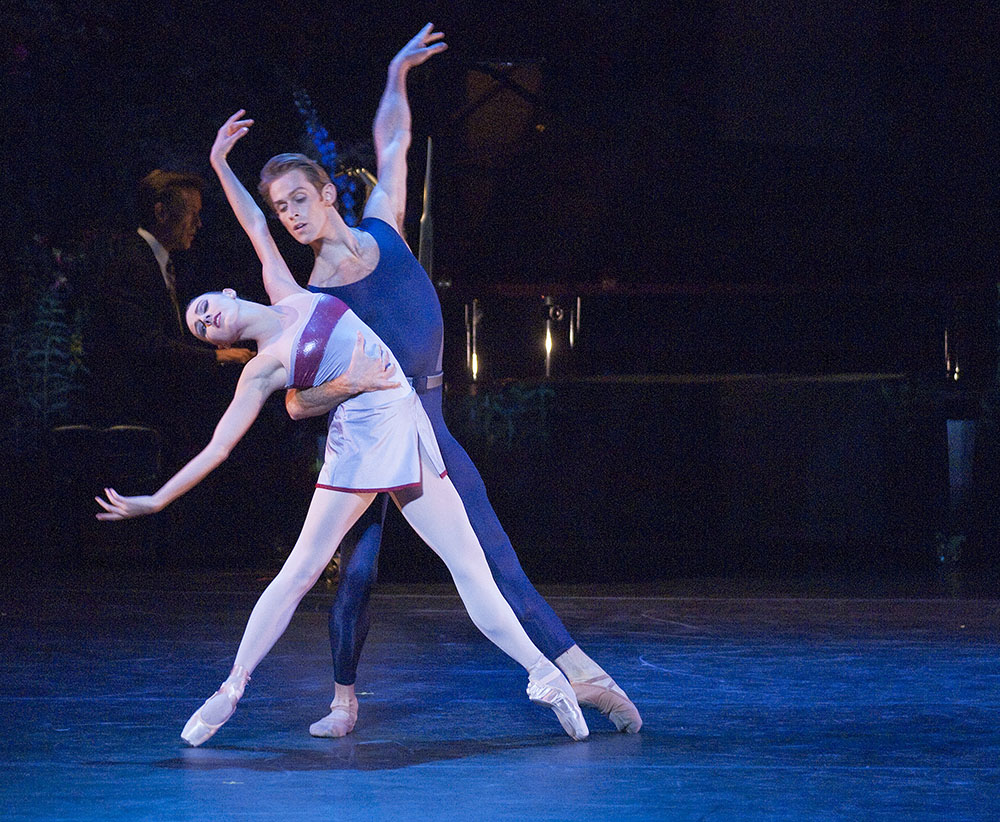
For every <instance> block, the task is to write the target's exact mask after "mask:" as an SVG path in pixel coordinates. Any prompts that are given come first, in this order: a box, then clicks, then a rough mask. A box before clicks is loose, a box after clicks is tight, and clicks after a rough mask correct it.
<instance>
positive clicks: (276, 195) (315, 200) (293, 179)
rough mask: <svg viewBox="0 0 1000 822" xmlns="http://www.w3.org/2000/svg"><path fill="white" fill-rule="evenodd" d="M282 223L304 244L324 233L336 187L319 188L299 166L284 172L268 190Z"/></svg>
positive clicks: (331, 211)
mask: <svg viewBox="0 0 1000 822" xmlns="http://www.w3.org/2000/svg"><path fill="white" fill-rule="evenodd" d="M268 194H269V195H270V197H271V202H272V203H274V210H275V212H276V213H277V215H278V219H280V220H281V224H282V225H283V226H284V227H285V228H286V229H288V233H289V234H291V235H292V236H293V237H294V238H295V239H296V240H298V241H299V242H300V243H302V244H303V245H306V244H308V243H311V242H312V241H313V240H315V239H317V238H319V237H321V236H322V235H323V232H324V231H325V230H326V228H327V225H328V222H329V220H330V215H331V214H336V209H334V207H333V204H334V202H335V201H336V199H337V190H336V188H334V187H333V186H332V185H325V186H323V190H322V192H320V191H317V190H316V186H315V185H313V184H312V182H311V181H310V180H309V178H308V177H306V175H305V174H304V173H303V172H301V171H299V170H298V169H293V170H292V171H289V172H288V173H287V174H282V175H281V176H280V177H279V178H278V179H277V180H275V181H274V182H273V183H271V187H270V189H269V190H268Z"/></svg>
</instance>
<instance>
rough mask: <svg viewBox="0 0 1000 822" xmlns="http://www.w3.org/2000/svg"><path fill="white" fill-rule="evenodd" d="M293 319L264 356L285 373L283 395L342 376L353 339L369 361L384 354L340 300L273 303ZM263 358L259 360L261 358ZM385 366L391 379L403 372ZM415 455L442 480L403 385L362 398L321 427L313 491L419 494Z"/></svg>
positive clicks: (425, 423)
mask: <svg viewBox="0 0 1000 822" xmlns="http://www.w3.org/2000/svg"><path fill="white" fill-rule="evenodd" d="M276 305H280V306H284V307H286V308H288V309H291V310H294V311H296V312H297V313H298V314H299V318H298V320H297V321H296V322H295V323H294V324H293V325H292V326H290V327H289V328H288V329H287V333H283V334H282V336H281V339H280V340H279V341H278V342H277V343H276V344H272V345H269V346H267V349H266V350H267V352H268V353H270V354H272V355H273V356H277V357H279V358H280V359H282V360H283V361H284V363H285V364H286V365H287V367H288V373H289V382H288V387H293V386H294V387H298V388H303V387H309V386H314V385H319V384H320V383H322V382H326V381H327V380H330V379H333V378H334V377H337V376H339V375H340V374H342V373H344V371H345V370H346V369H347V366H348V364H349V363H350V360H351V353H352V351H353V349H354V344H355V339H356V335H357V332H358V331H360V332H361V333H362V335H363V336H364V339H365V349H366V351H367V352H368V353H369V354H370V355H374V353H375V352H376V350H377V347H378V346H381V347H382V349H383V350H384V351H388V347H387V346H386V345H385V343H383V342H382V341H381V340H380V339H379V337H378V335H377V334H376V333H375V332H374V331H372V330H371V329H370V328H369V327H368V326H367V325H365V324H364V323H363V322H362V321H361V319H360V318H359V317H358V316H357V315H356V314H355V313H354V312H353V311H351V310H350V309H349V308H348V307H347V305H346V304H345V303H344V302H342V301H341V300H339V299H337V298H336V297H333V296H331V295H328V294H311V293H300V294H294V295H291V296H289V297H286V298H285V299H283V300H281V301H280V302H279V303H276ZM262 353H263V352H262ZM389 358H390V360H391V361H392V363H393V364H394V365H395V366H396V372H395V373H396V374H402V373H403V369H402V367H401V366H400V365H399V362H398V361H397V360H396V358H395V356H394V355H393V354H392V353H391V352H389ZM421 450H423V452H424V454H425V455H426V457H427V460H428V462H429V464H430V465H432V466H433V468H434V470H435V471H437V473H438V475H439V476H441V477H443V476H446V475H447V473H448V472H447V469H446V468H445V465H444V458H443V457H442V456H441V451H440V449H439V448H438V444H437V439H436V437H435V436H434V429H433V428H432V427H431V421H430V419H429V418H428V417H427V412H426V411H424V407H423V405H422V404H421V402H420V400H419V398H418V397H417V394H416V392H415V391H414V390H413V389H412V388H411V387H410V386H409V385H407V383H406V382H405V381H404V382H403V383H402V385H400V386H399V387H398V388H393V389H389V390H386V391H370V392H368V393H365V394H359V395H358V396H356V397H352V398H351V399H349V400H346V401H345V402H343V403H341V404H340V405H339V406H337V407H336V408H335V409H334V410H333V411H332V412H331V413H330V417H329V421H328V433H327V438H326V453H325V456H324V462H323V467H322V469H320V472H319V478H318V479H317V482H316V487H317V488H328V489H331V490H334V491H398V490H400V489H402V488H411V487H414V486H419V485H420V482H421V476H422V474H421V472H422V470H423V469H422V467H421V458H420V452H421Z"/></svg>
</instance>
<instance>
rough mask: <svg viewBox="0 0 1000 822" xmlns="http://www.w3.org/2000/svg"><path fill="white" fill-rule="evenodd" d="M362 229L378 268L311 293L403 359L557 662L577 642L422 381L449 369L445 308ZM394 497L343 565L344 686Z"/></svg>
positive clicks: (338, 661)
mask: <svg viewBox="0 0 1000 822" xmlns="http://www.w3.org/2000/svg"><path fill="white" fill-rule="evenodd" d="M360 228H361V230H362V231H366V232H368V233H369V234H371V235H372V237H374V238H375V241H376V242H377V243H378V249H379V260H378V265H377V266H376V267H375V270H374V271H372V272H371V274H369V275H368V276H366V277H364V278H362V279H361V280H358V281H357V282H354V283H351V284H350V285H344V286H336V287H332V288H320V287H317V286H309V289H310V290H311V291H320V292H323V293H325V294H332V295H333V296H335V297H339V298H340V299H341V300H343V301H344V302H345V303H347V304H348V305H349V306H350V307H351V309H352V310H353V311H354V313H355V314H357V315H358V316H359V317H360V318H361V319H362V320H363V321H364V322H365V323H366V324H367V325H368V326H369V327H371V329H372V330H373V331H374V332H375V333H376V334H378V335H379V336H380V337H381V338H382V340H383V341H384V342H385V343H386V345H388V346H389V349H390V350H391V351H392V352H393V353H394V354H395V355H396V358H397V359H398V360H399V363H400V365H401V366H402V367H403V371H404V372H405V373H406V376H407V377H408V378H411V379H413V381H414V387H416V388H417V390H418V394H419V396H420V401H421V402H422V403H423V406H424V410H425V411H426V412H427V416H428V417H429V418H430V421H431V425H432V426H433V428H434V434H435V436H436V437H437V441H438V446H439V447H440V449H441V453H442V455H443V456H444V462H445V466H446V467H447V469H448V476H449V478H450V479H451V481H452V483H454V485H455V488H456V489H457V490H458V494H459V496H460V497H461V498H462V502H463V504H464V505H465V510H466V513H467V514H468V516H469V521H470V522H471V523H472V528H473V530H474V531H475V533H476V536H477V537H478V538H479V542H480V544H481V545H482V547H483V551H484V553H485V554H486V561H487V562H488V563H489V566H490V571H492V573H493V577H494V579H495V580H496V583H497V587H498V588H499V589H500V592H501V593H502V594H503V595H504V598H505V599H506V600H507V602H508V603H510V607H511V609H512V610H513V611H514V613H515V615H516V616H517V618H518V620H520V622H521V624H522V625H523V626H524V630H525V633H527V634H528V636H529V637H530V638H531V641H532V642H534V643H535V645H537V646H538V648H539V650H541V652H542V653H543V654H545V656H546V657H548V658H549V659H555V658H556V657H558V656H559V655H561V654H562V653H563V652H564V651H566V650H568V649H569V648H570V647H572V645H573V644H574V642H573V639H572V637H570V635H569V632H568V631H567V630H566V627H565V626H564V625H563V624H562V622H561V621H560V619H559V617H557V616H556V614H555V612H554V611H553V610H552V608H551V607H550V606H549V604H548V603H547V602H546V601H545V600H544V599H542V597H541V594H539V593H538V591H536V590H535V588H534V586H533V585H532V584H531V582H530V581H529V580H528V577H527V576H526V575H525V573H524V571H523V570H522V568H521V563H520V562H519V561H518V558H517V555H516V554H515V553H514V548H513V546H512V545H511V544H510V538H509V537H508V536H507V534H506V533H505V532H504V530H503V527H502V526H501V525H500V521H499V520H498V519H497V515H496V514H495V513H494V511H493V506H491V505H490V501H489V499H488V498H487V496H486V486H485V485H484V484H483V480H482V477H480V476H479V471H478V470H476V466H475V465H473V463H472V460H471V459H469V455H468V454H466V453H465V449H464V448H462V446H461V445H459V444H458V441H457V440H456V439H455V438H454V437H453V436H452V434H451V432H450V431H449V430H448V428H447V426H446V425H445V423H444V416H443V415H442V411H441V393H442V387H441V386H440V385H438V386H436V387H434V388H429V389H426V390H425V389H424V388H423V387H422V381H421V379H420V378H422V377H427V376H430V375H433V374H437V373H439V372H440V370H441V343H442V339H443V336H444V323H443V321H442V318H441V304H440V303H439V301H438V297H437V293H436V292H435V291H434V286H433V284H432V283H431V281H430V278H429V277H428V276H427V272H425V271H424V269H423V267H422V266H421V265H420V263H419V262H418V261H417V258H416V257H414V256H413V254H412V253H411V252H410V249H409V248H408V247H407V245H406V243H405V242H403V239H402V238H401V237H400V236H399V234H398V233H397V232H396V231H395V230H394V229H393V228H392V227H391V226H390V225H389V224H388V223H385V222H383V221H382V220H379V219H377V218H374V217H369V218H366V219H364V220H362V221H361V225H360ZM387 501H388V497H385V495H383V501H382V505H381V506H378V508H377V509H376V507H375V506H372V509H370V510H376V511H377V514H378V521H377V522H374V523H372V524H370V525H369V526H368V527H367V529H366V530H365V531H364V533H363V535H362V536H361V538H360V539H359V540H358V543H357V545H356V547H355V548H354V551H353V553H352V554H351V557H350V559H349V560H348V561H347V562H346V564H345V565H343V566H342V567H341V572H340V584H339V586H338V588H337V596H336V598H335V600H334V603H333V607H332V608H331V610H330V647H331V650H332V651H333V670H334V677H335V679H336V681H337V682H339V683H340V684H341V685H353V684H354V680H355V677H356V675H357V667H358V659H359V658H360V656H361V648H362V646H363V645H364V642H365V637H366V636H367V634H368V626H369V624H370V616H369V608H370V605H369V599H370V596H371V590H372V586H373V585H374V584H375V578H376V575H377V571H378V552H379V546H380V544H381V539H382V523H383V522H384V518H385V511H386V504H387Z"/></svg>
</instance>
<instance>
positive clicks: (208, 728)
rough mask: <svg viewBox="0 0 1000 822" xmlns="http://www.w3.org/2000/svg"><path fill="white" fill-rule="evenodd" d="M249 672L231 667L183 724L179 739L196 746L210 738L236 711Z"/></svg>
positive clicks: (193, 746) (238, 667)
mask: <svg viewBox="0 0 1000 822" xmlns="http://www.w3.org/2000/svg"><path fill="white" fill-rule="evenodd" d="M249 681H250V674H249V672H248V671H247V670H246V668H243V667H241V666H237V667H235V668H233V672H232V673H231V674H230V675H229V678H228V679H227V680H226V681H225V682H223V683H222V685H220V686H219V690H217V691H216V692H215V693H214V694H212V695H211V696H210V697H209V698H208V699H206V700H205V704H204V705H202V706H201V707H200V708H199V709H198V710H197V711H195V712H194V713H193V714H192V715H191V718H190V719H189V720H188V721H187V723H186V724H185V725H184V730H182V731H181V739H183V740H184V741H185V742H187V743H188V745H190V746H191V747H192V748H197V747H198V746H199V745H201V744H202V743H203V742H206V741H208V740H209V739H211V738H212V737H213V736H214V735H215V732H216V731H217V730H219V728H221V727H222V726H223V725H225V724H226V722H228V721H229V718H230V717H231V716H232V715H233V714H234V713H236V704H237V703H238V702H239V701H240V697H241V696H243V691H244V689H245V688H246V684H247V682H249Z"/></svg>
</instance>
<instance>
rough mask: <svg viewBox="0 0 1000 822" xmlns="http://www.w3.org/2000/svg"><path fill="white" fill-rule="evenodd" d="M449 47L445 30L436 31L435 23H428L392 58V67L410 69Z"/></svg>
mask: <svg viewBox="0 0 1000 822" xmlns="http://www.w3.org/2000/svg"><path fill="white" fill-rule="evenodd" d="M446 48H448V44H447V43H445V42H444V32H442V31H434V24H433V23H428V24H427V25H426V26H424V27H423V28H422V29H420V31H419V32H418V33H417V35H416V36H415V37H414V38H413V39H412V40H410V42H409V43H407V44H406V45H405V46H403V48H401V49H400V50H399V53H398V54H397V55H396V56H395V57H393V58H392V63H390V66H391V67H394V68H396V69H402V70H403V71H408V70H409V69H411V68H413V67H414V66H419V65H420V64H421V63H423V62H424V61H425V60H427V59H428V58H429V57H432V56H434V55H435V54H440V53H441V52H442V51H444V50H445V49H446Z"/></svg>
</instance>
